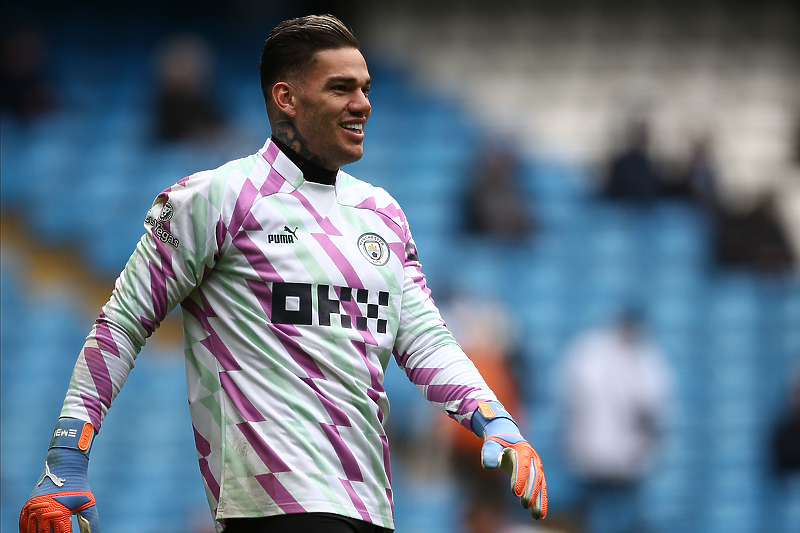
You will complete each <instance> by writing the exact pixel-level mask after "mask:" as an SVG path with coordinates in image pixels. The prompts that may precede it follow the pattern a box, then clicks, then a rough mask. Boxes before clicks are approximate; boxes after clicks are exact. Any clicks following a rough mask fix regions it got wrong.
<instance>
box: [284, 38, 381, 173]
mask: <svg viewBox="0 0 800 533" xmlns="http://www.w3.org/2000/svg"><path fill="white" fill-rule="evenodd" d="M370 83H372V80H371V79H370V77H369V71H367V63H366V61H364V57H363V56H362V55H361V52H359V51H358V50H357V49H355V48H341V49H338V50H321V51H319V52H317V53H316V61H315V62H314V65H313V66H312V68H311V69H310V71H309V72H308V73H307V74H306V76H305V77H304V78H302V79H301V80H300V81H299V83H298V86H296V87H295V96H296V99H295V111H296V115H295V116H294V125H295V127H296V128H297V132H298V134H299V136H300V137H301V138H302V140H303V141H304V148H305V149H306V150H307V154H301V155H306V156H307V157H308V156H309V155H310V157H308V158H309V159H310V160H312V161H314V162H315V163H317V164H320V165H321V166H323V167H325V168H327V169H329V170H335V169H337V168H339V167H340V166H342V165H346V164H348V163H352V162H354V161H358V160H359V159H361V156H363V155H364V125H365V124H366V123H367V119H368V118H369V115H370V111H371V106H370V103H369V98H368V95H369V87H370Z"/></svg>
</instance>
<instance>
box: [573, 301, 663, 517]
mask: <svg viewBox="0 0 800 533" xmlns="http://www.w3.org/2000/svg"><path fill="white" fill-rule="evenodd" d="M671 383H672V378H671V370H670V369H669V367H668V366H667V363H666V362H665V360H664V358H663V356H662V354H661V352H660V350H659V349H658V348H657V347H656V346H655V345H654V344H653V343H652V342H651V341H650V340H649V339H647V338H646V336H645V334H644V330H643V327H642V321H641V317H640V316H639V314H638V313H637V312H636V311H627V312H626V313H624V314H623V316H622V317H621V320H620V321H619V323H618V324H617V325H615V326H613V327H610V328H607V329H606V328H603V329H597V330H593V331H589V332H586V333H584V334H582V335H581V336H580V337H579V338H578V339H576V340H575V342H574V343H573V344H572V345H571V347H570V348H569V349H568V351H567V354H566V359H565V361H564V382H563V383H562V385H563V389H562V390H563V392H564V396H565V397H564V400H563V402H564V407H565V415H566V416H565V424H566V452H567V455H568V460H569V462H570V464H571V467H572V469H573V470H574V472H575V473H576V474H577V476H578V477H579V479H580V480H581V481H582V483H583V485H584V486H583V489H584V505H583V507H584V508H583V515H584V522H585V531H586V532H590V533H640V532H641V531H644V530H645V527H644V519H643V516H642V513H641V508H642V506H641V503H640V501H639V498H640V494H639V493H640V485H641V482H642V481H643V479H644V477H645V476H646V475H647V473H648V469H649V467H650V466H651V464H652V463H653V460H654V452H655V450H656V444H657V443H658V441H659V439H660V437H661V434H662V432H663V428H664V423H665V415H666V411H667V408H668V406H669V402H670V390H671V386H672V385H671Z"/></svg>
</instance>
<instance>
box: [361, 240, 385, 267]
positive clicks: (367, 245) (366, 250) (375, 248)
mask: <svg viewBox="0 0 800 533" xmlns="http://www.w3.org/2000/svg"><path fill="white" fill-rule="evenodd" d="M358 249H359V250H361V255H363V256H364V257H366V258H367V261H369V262H370V263H372V264H373V265H375V266H383V265H385V264H386V263H387V262H388V261H389V245H388V244H386V241H385V240H383V237H381V236H380V235H378V234H377V233H365V234H363V235H362V236H361V237H359V238H358Z"/></svg>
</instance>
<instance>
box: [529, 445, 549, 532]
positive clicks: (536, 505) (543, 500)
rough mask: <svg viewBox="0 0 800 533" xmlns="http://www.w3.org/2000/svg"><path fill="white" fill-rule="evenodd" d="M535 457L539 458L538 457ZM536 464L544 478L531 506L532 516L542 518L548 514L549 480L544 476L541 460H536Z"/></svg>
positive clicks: (537, 518)
mask: <svg viewBox="0 0 800 533" xmlns="http://www.w3.org/2000/svg"><path fill="white" fill-rule="evenodd" d="M535 459H538V457H537V458H535ZM535 464H536V465H537V466H538V471H539V474H540V476H541V478H542V479H541V486H540V487H539V490H538V493H537V494H536V500H535V501H534V502H533V505H532V506H531V516H533V518H535V519H536V520H541V519H542V518H544V517H545V516H546V515H547V480H546V479H545V477H544V471H543V470H542V463H541V461H536V460H535Z"/></svg>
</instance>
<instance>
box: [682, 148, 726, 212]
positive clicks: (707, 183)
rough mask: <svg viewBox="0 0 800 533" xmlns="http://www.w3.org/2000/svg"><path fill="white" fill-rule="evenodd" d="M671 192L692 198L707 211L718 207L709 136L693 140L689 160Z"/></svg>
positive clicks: (714, 169) (715, 173) (713, 210)
mask: <svg viewBox="0 0 800 533" xmlns="http://www.w3.org/2000/svg"><path fill="white" fill-rule="evenodd" d="M675 189H677V191H675ZM673 192H675V193H676V194H673V196H685V197H687V198H689V199H692V200H694V201H695V202H697V204H699V205H700V206H702V207H703V208H704V209H705V210H706V211H708V212H709V213H714V212H716V211H717V210H718V209H719V208H720V205H719V197H718V191H717V169H716V165H715V164H714V160H713V153H712V143H711V138H710V137H702V138H699V139H696V140H695V141H694V143H693V144H692V153H691V156H690V157H689V161H688V163H687V165H686V168H685V170H684V171H683V172H682V176H681V177H680V180H679V182H678V183H677V184H676V186H674V187H673Z"/></svg>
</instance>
